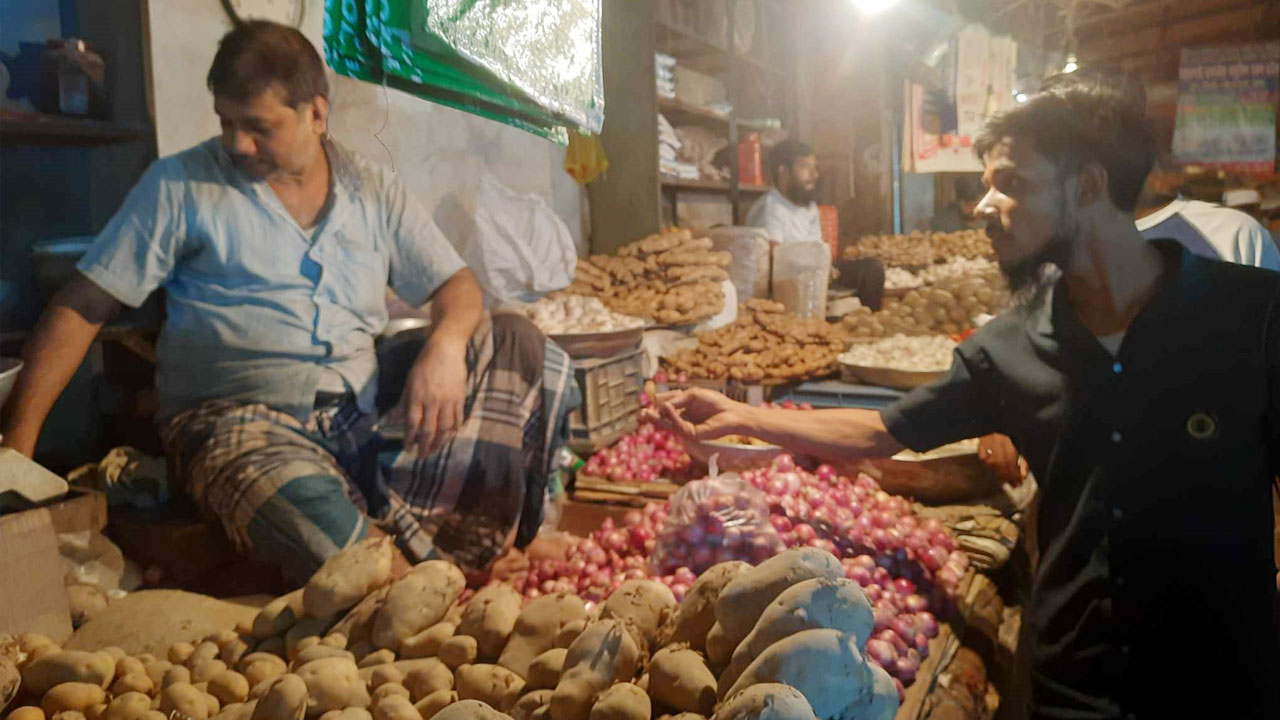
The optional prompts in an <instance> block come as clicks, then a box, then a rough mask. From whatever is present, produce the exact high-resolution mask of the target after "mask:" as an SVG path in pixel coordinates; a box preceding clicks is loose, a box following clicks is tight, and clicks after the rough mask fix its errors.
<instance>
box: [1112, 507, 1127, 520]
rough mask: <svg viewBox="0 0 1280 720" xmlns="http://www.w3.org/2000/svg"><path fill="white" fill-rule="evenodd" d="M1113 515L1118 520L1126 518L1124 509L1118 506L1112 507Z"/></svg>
mask: <svg viewBox="0 0 1280 720" xmlns="http://www.w3.org/2000/svg"><path fill="white" fill-rule="evenodd" d="M1111 517H1113V518H1115V519H1117V520H1122V519H1123V518H1124V511H1123V510H1121V509H1120V508H1118V507H1113V508H1111Z"/></svg>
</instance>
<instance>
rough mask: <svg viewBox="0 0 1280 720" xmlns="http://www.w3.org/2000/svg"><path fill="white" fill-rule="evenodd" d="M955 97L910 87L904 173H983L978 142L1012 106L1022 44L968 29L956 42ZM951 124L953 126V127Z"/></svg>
mask: <svg viewBox="0 0 1280 720" xmlns="http://www.w3.org/2000/svg"><path fill="white" fill-rule="evenodd" d="M952 48H953V52H954V56H955V62H954V67H955V75H954V91H955V94H954V97H951V96H949V95H948V94H947V93H945V92H936V91H929V90H927V89H926V88H925V87H924V86H922V85H919V84H916V83H912V82H907V83H906V84H905V93H904V99H905V108H904V110H905V112H904V114H903V125H904V127H903V136H902V137H903V142H902V155H903V161H902V165H903V170H904V171H906V172H917V173H935V172H981V171H982V163H981V162H979V160H978V158H977V157H976V156H975V155H974V153H973V138H974V137H975V136H976V135H977V134H978V131H979V130H981V129H982V124H983V123H984V122H986V120H987V118H988V117H990V116H991V115H993V114H995V113H997V112H1000V111H1002V110H1006V109H1008V108H1009V107H1011V106H1012V105H1013V94H1014V84H1015V82H1016V77H1017V67H1016V65H1017V59H1018V44H1017V43H1016V42H1014V41H1013V40H1012V39H1011V38H1007V37H1002V36H996V35H992V34H991V33H990V32H988V31H987V29H986V28H984V27H983V26H981V25H969V26H968V27H966V28H964V29H963V30H961V31H960V32H959V33H958V34H957V35H956V38H955V40H954V41H953V42H952ZM948 120H951V121H952V122H948Z"/></svg>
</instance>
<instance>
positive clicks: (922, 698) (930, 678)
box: [897, 624, 960, 720]
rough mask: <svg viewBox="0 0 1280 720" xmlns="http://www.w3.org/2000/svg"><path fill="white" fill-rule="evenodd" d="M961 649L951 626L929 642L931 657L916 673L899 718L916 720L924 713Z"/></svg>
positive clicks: (926, 659)
mask: <svg viewBox="0 0 1280 720" xmlns="http://www.w3.org/2000/svg"><path fill="white" fill-rule="evenodd" d="M959 649H960V640H959V638H958V637H957V636H956V634H955V632H953V631H952V630H951V626H949V625H945V624H944V625H942V626H941V627H939V629H938V636H937V637H935V638H934V639H932V640H930V641H929V657H927V658H925V659H924V661H922V662H921V663H920V669H919V670H917V671H916V681H915V682H913V683H911V687H908V688H907V691H906V693H905V695H906V697H904V698H903V700H902V704H901V705H899V706H898V715H897V716H898V717H899V718H901V719H902V720H915V718H918V717H920V715H921V712H923V710H924V707H925V703H926V702H928V699H929V694H930V693H932V692H933V691H934V689H935V688H936V685H937V682H938V679H939V675H941V673H942V672H943V671H944V670H946V668H947V665H948V664H949V663H950V662H951V658H952V657H954V656H955V653H956V651H957V650H959Z"/></svg>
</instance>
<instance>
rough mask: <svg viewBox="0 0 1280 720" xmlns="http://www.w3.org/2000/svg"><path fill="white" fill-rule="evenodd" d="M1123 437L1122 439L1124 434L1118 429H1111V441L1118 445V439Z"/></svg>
mask: <svg viewBox="0 0 1280 720" xmlns="http://www.w3.org/2000/svg"><path fill="white" fill-rule="evenodd" d="M1123 439H1124V436H1123V435H1121V434H1120V431H1119V430H1114V431H1112V433H1111V442H1113V443H1115V444H1116V445H1119V444H1120V441H1121V440H1123Z"/></svg>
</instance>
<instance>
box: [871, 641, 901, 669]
mask: <svg viewBox="0 0 1280 720" xmlns="http://www.w3.org/2000/svg"><path fill="white" fill-rule="evenodd" d="M867 657H869V658H871V659H872V660H874V661H875V662H876V664H878V665H879V666H880V667H882V668H885V669H886V670H888V669H889V668H892V667H893V666H894V663H895V662H897V660H898V652H897V650H896V649H894V647H893V644H892V643H887V642H885V641H884V640H874V639H873V640H868V641H867Z"/></svg>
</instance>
